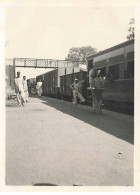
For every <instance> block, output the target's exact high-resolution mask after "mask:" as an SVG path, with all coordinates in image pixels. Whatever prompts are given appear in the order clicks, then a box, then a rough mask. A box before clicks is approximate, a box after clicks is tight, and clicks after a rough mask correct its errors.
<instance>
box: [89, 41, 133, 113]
mask: <svg viewBox="0 0 140 195" xmlns="http://www.w3.org/2000/svg"><path fill="white" fill-rule="evenodd" d="M87 61H88V72H89V71H90V70H91V69H94V71H95V74H96V73H97V71H98V70H100V71H101V73H102V75H103V76H104V77H105V78H106V82H105V90H104V92H103V100H104V104H105V106H107V107H109V108H110V109H115V110H118V111H121V112H127V113H133V112H134V110H133V109H134V40H129V41H126V42H124V43H122V44H119V45H116V46H114V47H111V48H109V49H106V50H104V51H101V52H99V53H97V54H94V55H93V56H89V57H88V58H87Z"/></svg>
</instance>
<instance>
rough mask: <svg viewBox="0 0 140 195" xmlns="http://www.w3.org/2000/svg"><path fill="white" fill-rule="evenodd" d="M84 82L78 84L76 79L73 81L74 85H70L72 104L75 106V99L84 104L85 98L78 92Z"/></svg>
mask: <svg viewBox="0 0 140 195" xmlns="http://www.w3.org/2000/svg"><path fill="white" fill-rule="evenodd" d="M83 82H84V80H83V81H81V82H78V79H75V80H74V83H72V84H71V85H70V88H71V89H72V91H73V104H77V98H79V99H80V100H81V101H82V102H85V98H84V97H83V96H82V94H81V93H80V92H79V87H80V86H81V85H82V83H83Z"/></svg>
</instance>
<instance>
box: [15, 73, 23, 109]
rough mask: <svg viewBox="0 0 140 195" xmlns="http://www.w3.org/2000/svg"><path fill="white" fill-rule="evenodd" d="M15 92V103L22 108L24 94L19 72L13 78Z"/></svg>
mask: <svg viewBox="0 0 140 195" xmlns="http://www.w3.org/2000/svg"><path fill="white" fill-rule="evenodd" d="M15 92H16V95H17V102H18V105H19V106H24V103H25V94H24V89H23V83H22V78H21V77H20V72H17V77H16V78H15Z"/></svg>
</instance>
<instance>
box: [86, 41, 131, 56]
mask: <svg viewBox="0 0 140 195" xmlns="http://www.w3.org/2000/svg"><path fill="white" fill-rule="evenodd" d="M133 43H134V39H131V40H128V41H125V42H123V43H120V44H118V45H115V46H113V47H110V48H108V49H105V50H103V51H100V52H98V53H96V54H93V55H91V56H88V57H87V58H86V59H87V60H89V59H92V58H94V57H96V56H100V55H102V54H105V53H108V52H110V51H113V50H116V49H119V48H122V47H125V46H127V45H130V44H133Z"/></svg>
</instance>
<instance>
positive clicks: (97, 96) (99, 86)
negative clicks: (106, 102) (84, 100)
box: [93, 72, 105, 113]
mask: <svg viewBox="0 0 140 195" xmlns="http://www.w3.org/2000/svg"><path fill="white" fill-rule="evenodd" d="M104 84H105V83H104V79H103V78H102V75H101V73H100V72H99V73H98V74H97V76H96V77H95V78H94V80H93V87H94V90H93V110H94V111H95V112H97V113H102V110H101V105H102V93H103V89H104Z"/></svg>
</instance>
